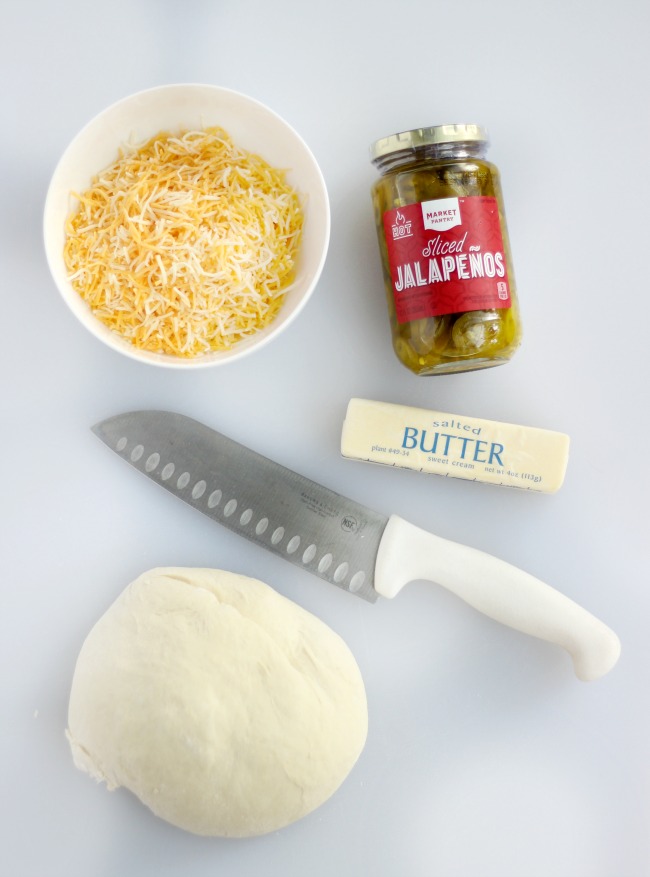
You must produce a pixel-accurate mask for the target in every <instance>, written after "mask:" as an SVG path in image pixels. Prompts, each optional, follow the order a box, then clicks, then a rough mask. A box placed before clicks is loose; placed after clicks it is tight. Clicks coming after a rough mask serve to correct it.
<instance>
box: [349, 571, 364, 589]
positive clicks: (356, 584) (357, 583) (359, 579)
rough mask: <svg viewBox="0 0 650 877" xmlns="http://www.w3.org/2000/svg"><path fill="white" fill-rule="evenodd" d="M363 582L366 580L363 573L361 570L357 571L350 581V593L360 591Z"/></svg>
mask: <svg viewBox="0 0 650 877" xmlns="http://www.w3.org/2000/svg"><path fill="white" fill-rule="evenodd" d="M365 580H366V574H365V572H363V571H362V570H359V572H355V574H354V575H353V576H352V578H351V579H350V590H351V591H352V593H355V592H356V591H359V590H361V588H362V587H363V583H364V582H365Z"/></svg>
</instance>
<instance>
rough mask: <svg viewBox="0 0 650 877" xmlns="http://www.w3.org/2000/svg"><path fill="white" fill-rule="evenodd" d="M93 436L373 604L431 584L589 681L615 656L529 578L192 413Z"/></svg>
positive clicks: (594, 628) (605, 635) (582, 615)
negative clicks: (550, 650) (542, 645)
mask: <svg viewBox="0 0 650 877" xmlns="http://www.w3.org/2000/svg"><path fill="white" fill-rule="evenodd" d="M93 432H94V433H95V434H96V435H97V436H98V437H99V438H100V439H101V440H102V441H103V442H104V443H105V444H106V445H107V446H108V447H109V448H111V450H113V451H114V452H116V453H117V454H118V455H119V456H121V457H122V458H123V459H125V460H126V461H127V462H128V463H129V464H130V465H131V466H133V467H134V468H135V469H138V470H139V471H140V472H142V473H143V474H144V475H146V476H147V477H148V478H149V479H151V480H152V481H155V482H156V483H157V484H159V485H160V486H161V487H164V488H165V489H166V490H167V491H169V492H170V493H172V494H174V495H175V496H177V497H178V498H180V499H182V500H183V501H185V502H186V503H189V505H191V506H193V507H194V508H195V509H197V510H198V511H201V512H202V513H203V514H205V515H207V516H208V517H210V518H212V519H213V520H215V521H217V522H218V523H220V524H222V525H224V526H226V527H228V528H229V529H230V530H233V531H234V532H236V533H239V534H240V535H241V536H245V537H246V538H248V539H249V540H251V541H252V542H254V543H256V544H257V545H259V546H261V547H263V548H266V549H268V550H269V551H272V552H273V553H274V554H276V555H279V556H281V557H283V558H284V559H286V560H288V561H290V562H291V563H294V564H296V565H298V566H299V567H301V568H303V569H305V570H307V571H309V572H311V573H313V574H315V575H317V576H319V577H320V578H322V579H325V580H326V581H328V582H330V583H332V584H334V585H337V586H338V587H340V588H343V589H345V590H346V591H349V592H350V593H353V594H357V595H358V596H360V597H362V598H364V599H366V600H368V601H371V602H374V601H375V600H376V599H377V596H378V595H380V596H383V597H388V598H392V597H394V596H396V595H397V594H398V593H399V592H400V591H401V589H402V588H403V587H404V586H405V585H406V584H407V583H408V582H410V581H414V580H428V581H432V582H435V583H437V584H439V585H441V586H443V587H445V588H447V589H448V590H450V591H452V592H453V593H454V594H456V595H457V596H458V597H460V598H461V599H463V600H464V601H465V602H466V603H468V604H470V605H471V606H473V607H474V608H475V609H477V610H478V611H480V612H482V613H483V614H485V615H487V616H489V617H491V618H493V619H494V620H496V621H499V622H500V623H502V624H505V625H507V626H509V627H511V628H514V629H516V630H519V631H521V632H523V633H526V634H529V635H531V636H535V637H537V638H539V639H543V640H546V641H548V642H551V643H555V644H557V645H560V646H561V647H563V648H564V649H565V650H566V651H567V652H568V653H569V654H570V655H571V658H572V660H573V665H574V670H575V672H576V675H577V676H578V678H580V679H582V680H585V681H586V680H591V679H597V678H599V677H600V676H602V675H604V674H605V673H607V672H608V671H609V670H610V669H611V668H612V667H613V666H614V665H615V664H616V661H617V660H618V657H619V654H620V642H619V640H618V637H617V636H616V634H615V633H614V632H613V631H612V630H610V629H609V628H608V627H607V626H606V625H605V624H603V622H601V621H599V620H598V619H597V618H595V617H594V616H593V615H591V614H590V613H589V612H588V611H587V610H585V609H583V608H582V607H581V606H579V605H578V604H577V603H574V602H573V601H572V600H570V599H569V598H568V597H566V596H564V595H563V594H561V593H560V592H559V591H557V590H555V589H554V588H552V587H550V586H549V585H546V584H544V583H543V582H541V581H540V580H539V579H537V578H535V577H534V576H532V575H530V574H529V573H527V572H524V571H523V570H521V569H518V568H517V567H515V566H512V565H511V564H509V563H507V562H506V561H503V560H500V559H498V558H496V557H494V556H492V555H490V554H487V553H485V552H482V551H478V550H477V549H474V548H470V547H469V546H466V545H461V544H459V543H456V542H451V541H449V540H447V539H442V538H441V537H439V536H435V535H433V534H432V533H429V532H427V531H426V530H422V529H420V528H419V527H416V526H414V525H413V524H410V523H409V522H408V521H405V520H404V519H402V518H400V517H399V516H397V515H391V516H386V515H383V514H380V513H378V512H375V511H373V510H372V509H369V508H366V507H365V506H363V505H362V504H360V503H358V502H355V501H354V500H351V499H348V498H346V497H344V496H341V495H340V494H338V493H336V492H334V491H332V490H330V489H328V488H327V487H323V486H322V485H320V484H317V483H316V482H314V481H311V480H310V479H308V478H305V477H304V476H302V475H300V474H298V473H297V472H294V471H292V470H290V469H288V468H286V467H284V466H281V465H280V464H279V463H276V462H274V461H273V460H270V459H268V458H267V457H265V456H263V455H261V454H259V453H257V452H255V451H253V450H251V449H249V448H246V447H244V446H243V445H241V444H239V443H238V442H236V441H233V440H232V439H230V438H228V437H226V436H224V435H222V434H221V433H219V432H216V431H215V430H213V429H211V428H209V427H208V426H206V425H204V424H202V423H199V422H198V421H196V420H193V419H192V418H189V417H186V416H185V415H182V414H177V413H174V412H170V411H131V412H127V413H124V414H118V415H116V416H114V417H110V418H108V419H107V420H103V421H102V422H100V423H98V424H96V425H95V426H94V427H93Z"/></svg>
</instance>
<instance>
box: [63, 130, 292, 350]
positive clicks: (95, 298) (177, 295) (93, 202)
mask: <svg viewBox="0 0 650 877" xmlns="http://www.w3.org/2000/svg"><path fill="white" fill-rule="evenodd" d="M73 194H74V197H75V199H76V202H77V203H76V205H75V209H74V210H73V212H72V213H71V215H70V216H69V217H68V219H67V221H66V229H65V230H66V242H65V248H64V258H65V263H66V267H67V270H68V274H69V278H70V281H71V283H72V285H73V286H74V288H75V289H76V291H77V292H78V293H79V295H81V296H82V298H83V299H84V300H85V301H86V302H87V303H88V305H89V306H90V308H91V309H92V311H93V313H94V314H95V316H96V317H98V319H100V320H101V321H102V322H103V323H104V324H105V325H106V326H108V327H109V328H110V329H112V330H113V331H115V332H117V333H119V334H120V335H122V336H123V337H124V338H127V339H128V340H129V341H130V342H131V343H132V344H134V345H135V346H136V347H138V348H141V349H143V350H148V351H154V352H156V353H166V354H171V355H173V356H178V357H188V358H189V357H196V356H200V355H202V354H205V353H207V352H210V351H215V350H227V349H229V348H231V347H232V346H233V345H234V344H237V343H238V342H239V341H241V340H242V339H244V338H246V337H248V336H250V335H252V334H254V333H256V332H258V331H259V330H260V329H262V328H263V327H264V326H267V325H268V324H269V323H270V322H271V321H272V320H273V319H274V318H275V316H276V315H277V313H278V310H279V309H280V306H281V304H282V301H283V299H284V295H285V294H286V290H287V287H288V285H289V284H290V282H291V280H292V277H293V274H294V269H295V263H296V257H297V253H298V249H299V245H300V238H301V234H302V226H303V214H302V210H301V205H300V198H299V195H298V193H297V192H296V191H295V190H294V189H293V188H292V187H291V186H290V185H289V184H288V183H287V181H286V176H285V173H284V171H282V170H278V169H275V168H273V167H271V166H270V165H269V164H267V162H265V161H264V160H263V159H262V158H260V157H259V156H257V155H254V154H252V153H248V152H245V151H244V150H242V149H239V148H238V147H237V146H235V145H234V144H233V142H232V140H231V139H230V137H229V136H228V134H227V133H226V132H225V131H224V130H222V129H220V128H207V129H205V130H204V131H186V132H183V133H181V134H179V135H178V136H172V135H170V134H168V133H165V132H161V133H160V134H157V135H156V136H155V137H153V138H151V139H150V140H149V141H147V142H146V143H144V144H143V145H140V146H134V147H129V148H124V149H123V150H121V151H120V154H119V157H118V160H117V161H116V162H115V163H114V164H113V165H112V166H111V167H109V168H107V169H106V170H104V171H103V172H101V173H99V174H98V175H97V176H96V177H95V178H94V179H93V180H92V183H91V187H90V188H89V189H88V190H87V191H85V192H83V193H81V194H75V193H73Z"/></svg>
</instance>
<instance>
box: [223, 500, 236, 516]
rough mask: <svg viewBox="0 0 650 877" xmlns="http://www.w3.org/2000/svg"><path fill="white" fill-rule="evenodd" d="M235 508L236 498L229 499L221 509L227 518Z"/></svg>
mask: <svg viewBox="0 0 650 877" xmlns="http://www.w3.org/2000/svg"><path fill="white" fill-rule="evenodd" d="M236 509H237V500H236V499H229V500H228V502H227V503H226V506H225V508H224V510H223V513H224V515H225V516H226V517H227V518H229V517H230V516H231V515H232V514H234V513H235V510H236Z"/></svg>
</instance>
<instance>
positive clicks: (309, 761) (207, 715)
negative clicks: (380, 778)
mask: <svg viewBox="0 0 650 877" xmlns="http://www.w3.org/2000/svg"><path fill="white" fill-rule="evenodd" d="M367 728H368V712H367V703H366V695H365V689H364V685H363V680H362V678H361V673H360V671H359V668H358V666H357V663H356V661H355V659H354V657H353V656H352V654H351V652H350V650H349V649H348V647H347V646H346V645H345V643H344V642H343V640H342V639H341V638H340V637H339V636H338V635H337V634H336V633H334V631H332V630H331V629H330V628H329V627H327V625H325V624H324V623H323V622H322V621H320V620H319V619H317V618H315V617H314V616H313V615H311V614H310V613H308V612H306V611H305V610H304V609H302V608H301V607H299V606H297V605H296V604H295V603H292V602H291V601H290V600H288V599H286V598H284V597H282V596H281V595H279V594H278V593H277V592H276V591H274V590H273V589H272V588H270V587H269V586H268V585H266V584H264V583H263V582H260V581H257V580H255V579H250V578H247V577H245V576H240V575H236V574H234V573H228V572H223V571H221V570H211V569H180V568H179V569H176V568H169V569H154V570H151V571H150V572H147V573H145V574H144V575H142V576H140V578H138V579H136V580H135V581H134V582H133V583H132V584H131V585H129V587H128V588H126V590H125V591H124V592H123V593H122V594H121V595H120V597H118V599H117V600H116V601H115V603H114V604H113V605H112V606H111V607H110V608H109V609H108V611H107V612H106V613H105V614H104V615H103V616H102V618H100V620H99V621H98V622H97V624H96V625H95V626H94V628H93V629H92V630H91V632H90V633H89V635H88V637H87V639H86V641H85V642H84V644H83V646H82V649H81V652H80V654H79V658H78V660H77V665H76V668H75V673H74V679H73V682H72V691H71V695H70V705H69V713H68V738H69V740H70V745H71V747H72V753H73V757H74V761H75V764H76V765H77V767H79V768H81V769H83V770H85V771H87V772H88V773H89V774H91V775H92V776H93V777H95V778H96V779H97V780H98V781H105V782H106V784H107V786H108V788H109V789H114V788H117V787H118V786H125V787H126V788H128V789H130V790H131V791H132V792H133V793H135V794H136V795H137V796H138V798H140V800H141V801H142V802H143V803H144V804H146V805H147V806H148V807H150V808H151V810H153V812H154V813H156V814H157V815H158V816H160V817H162V818H163V819H166V820H167V821H168V822H171V823H173V824H174V825H177V826H179V827H181V828H184V829H186V830H188V831H191V832H194V833H196V834H203V835H218V836H224V837H246V836H251V835H258V834H264V833H266V832H269V831H274V830H276V829H278V828H282V827H283V826H285V825H288V824H289V823H291V822H293V821H295V820H296V819H300V818H301V817H302V816H305V815H306V814H307V813H309V812H310V811H312V810H314V809H315V808H316V807H318V806H319V805H320V804H322V803H323V802H324V801H325V800H327V798H329V796H330V795H332V793H333V792H334V791H336V789H337V788H338V787H339V786H340V784H341V783H342V782H343V780H344V779H345V778H346V776H347V775H348V773H349V772H350V770H351V769H352V766H353V765H354V763H355V762H356V760H357V758H358V757H359V755H360V753H361V750H362V749H363V746H364V744H365V740H366V733H367Z"/></svg>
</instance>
